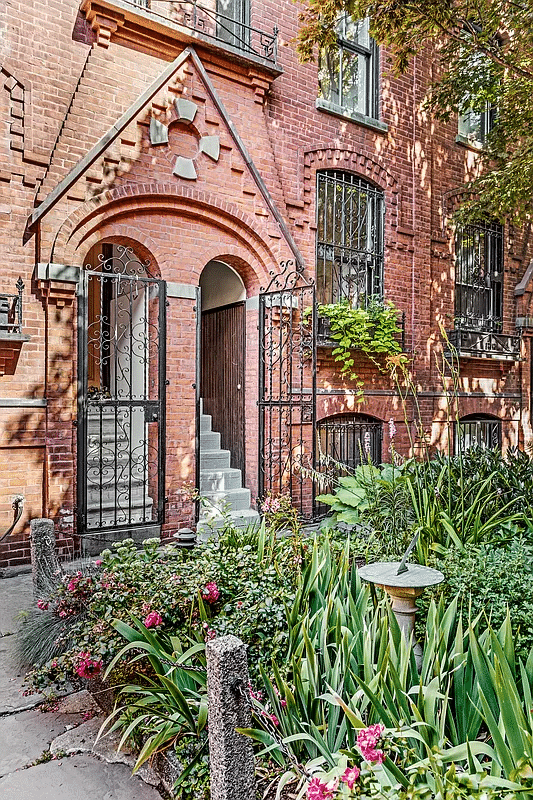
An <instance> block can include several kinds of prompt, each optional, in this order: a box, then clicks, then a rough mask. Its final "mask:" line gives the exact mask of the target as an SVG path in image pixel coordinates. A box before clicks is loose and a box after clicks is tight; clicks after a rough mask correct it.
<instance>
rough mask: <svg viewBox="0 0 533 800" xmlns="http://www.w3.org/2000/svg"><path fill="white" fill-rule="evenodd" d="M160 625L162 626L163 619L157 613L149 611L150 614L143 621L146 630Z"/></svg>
mask: <svg viewBox="0 0 533 800" xmlns="http://www.w3.org/2000/svg"><path fill="white" fill-rule="evenodd" d="M162 624H163V617H162V616H161V614H160V613H159V611H150V613H149V614H148V615H147V617H146V619H145V620H144V625H145V627H146V628H157V626H158V625H162Z"/></svg>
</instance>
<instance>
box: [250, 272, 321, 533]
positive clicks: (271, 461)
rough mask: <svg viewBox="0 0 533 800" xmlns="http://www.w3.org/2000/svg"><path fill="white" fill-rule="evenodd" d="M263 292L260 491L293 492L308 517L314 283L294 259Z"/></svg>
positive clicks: (312, 427) (311, 490) (313, 386)
mask: <svg viewBox="0 0 533 800" xmlns="http://www.w3.org/2000/svg"><path fill="white" fill-rule="evenodd" d="M281 268H282V269H281V272H280V274H276V275H273V276H272V279H271V281H270V283H269V285H268V287H267V288H266V290H264V291H262V292H261V293H260V295H259V401H258V404H259V496H260V498H264V497H265V496H266V495H267V494H268V493H271V494H272V495H273V496H279V495H281V494H289V495H290V496H291V499H292V502H293V505H294V506H295V507H296V508H297V509H298V511H299V513H300V515H301V516H302V518H304V519H310V518H311V517H312V515H313V506H314V483H313V477H312V472H311V471H312V470H313V469H314V463H315V435H316V434H315V421H316V411H315V399H316V297H315V285H314V283H313V282H312V281H308V280H306V279H305V278H304V276H303V274H302V269H301V268H300V267H299V266H297V265H295V264H294V262H293V261H286V262H283V263H282V264H281Z"/></svg>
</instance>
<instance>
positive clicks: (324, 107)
mask: <svg viewBox="0 0 533 800" xmlns="http://www.w3.org/2000/svg"><path fill="white" fill-rule="evenodd" d="M316 107H317V109H318V111H325V112H326V114H333V115H334V116H336V117H341V118H342V119H346V120H348V121H349V122H355V123H356V124H357V125H363V126H364V127H365V128H371V129H372V130H374V131H377V132H378V133H387V131H388V130H389V126H388V125H387V124H386V123H385V122H381V121H380V120H379V119H374V117H367V116H366V114H360V113H359V112H358V111H349V110H348V109H347V108H343V106H338V105H337V104H336V103H330V102H329V100H324V99H323V98H322V97H317V99H316Z"/></svg>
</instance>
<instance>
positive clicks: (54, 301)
mask: <svg viewBox="0 0 533 800" xmlns="http://www.w3.org/2000/svg"><path fill="white" fill-rule="evenodd" d="M37 286H38V288H39V291H40V292H41V295H42V297H45V298H46V299H47V301H48V303H49V304H50V305H54V306H56V308H65V306H70V305H72V303H73V302H74V299H75V297H76V284H75V283H65V282H63V281H43V280H39V281H37Z"/></svg>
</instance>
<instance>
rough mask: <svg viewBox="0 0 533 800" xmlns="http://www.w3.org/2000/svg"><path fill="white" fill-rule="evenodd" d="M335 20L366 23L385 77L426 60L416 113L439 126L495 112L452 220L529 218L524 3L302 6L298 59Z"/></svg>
mask: <svg viewBox="0 0 533 800" xmlns="http://www.w3.org/2000/svg"><path fill="white" fill-rule="evenodd" d="M340 14H351V15H352V16H353V17H355V18H358V19H362V18H365V17H370V20H371V25H370V32H371V34H372V36H373V37H374V39H375V40H376V41H377V42H378V43H379V44H381V45H385V46H386V48H387V54H388V57H389V60H390V67H391V69H392V72H393V73H394V74H395V75H399V74H401V73H403V72H405V71H406V70H407V69H408V67H409V65H410V63H411V61H412V59H413V57H415V56H416V55H418V54H419V53H420V52H422V51H425V52H426V53H427V52H428V49H429V52H430V54H431V57H432V58H433V59H434V63H435V67H436V69H435V75H436V78H435V79H434V81H433V83H432V84H431V85H430V86H429V88H428V93H427V97H426V107H427V108H428V109H429V110H430V111H431V112H432V113H433V114H434V116H435V117H436V118H437V119H440V120H443V121H446V120H448V119H450V117H451V116H452V115H454V114H463V113H465V112H467V111H468V110H472V111H475V112H481V111H485V110H486V109H487V107H488V106H490V107H492V108H493V109H496V120H495V124H494V126H493V128H492V130H491V131H490V133H489V134H488V135H487V137H486V141H485V144H484V147H483V150H482V152H481V154H480V158H481V160H482V163H483V166H484V169H483V170H482V171H481V174H480V175H479V177H477V178H475V179H474V180H473V181H471V182H470V183H469V184H468V185H467V187H466V189H465V200H464V202H463V204H462V206H461V210H460V212H459V217H460V219H461V221H463V222H466V221H471V220H473V219H476V218H479V217H483V216H485V217H486V216H490V217H494V218H496V219H499V220H500V221H502V222H503V221H504V220H505V219H506V218H507V219H509V220H510V221H512V222H514V223H519V222H523V221H524V220H530V219H531V217H532V216H533V0H515V1H514V2H513V1H512V0H418V2H416V0H307V5H306V8H305V10H303V11H302V12H301V14H300V22H301V28H300V32H299V37H298V52H299V56H300V59H301V60H302V61H312V60H313V58H314V55H315V53H316V49H317V46H318V48H321V47H330V46H334V45H335V42H336V35H335V23H336V20H337V19H338V17H339V15H340Z"/></svg>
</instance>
